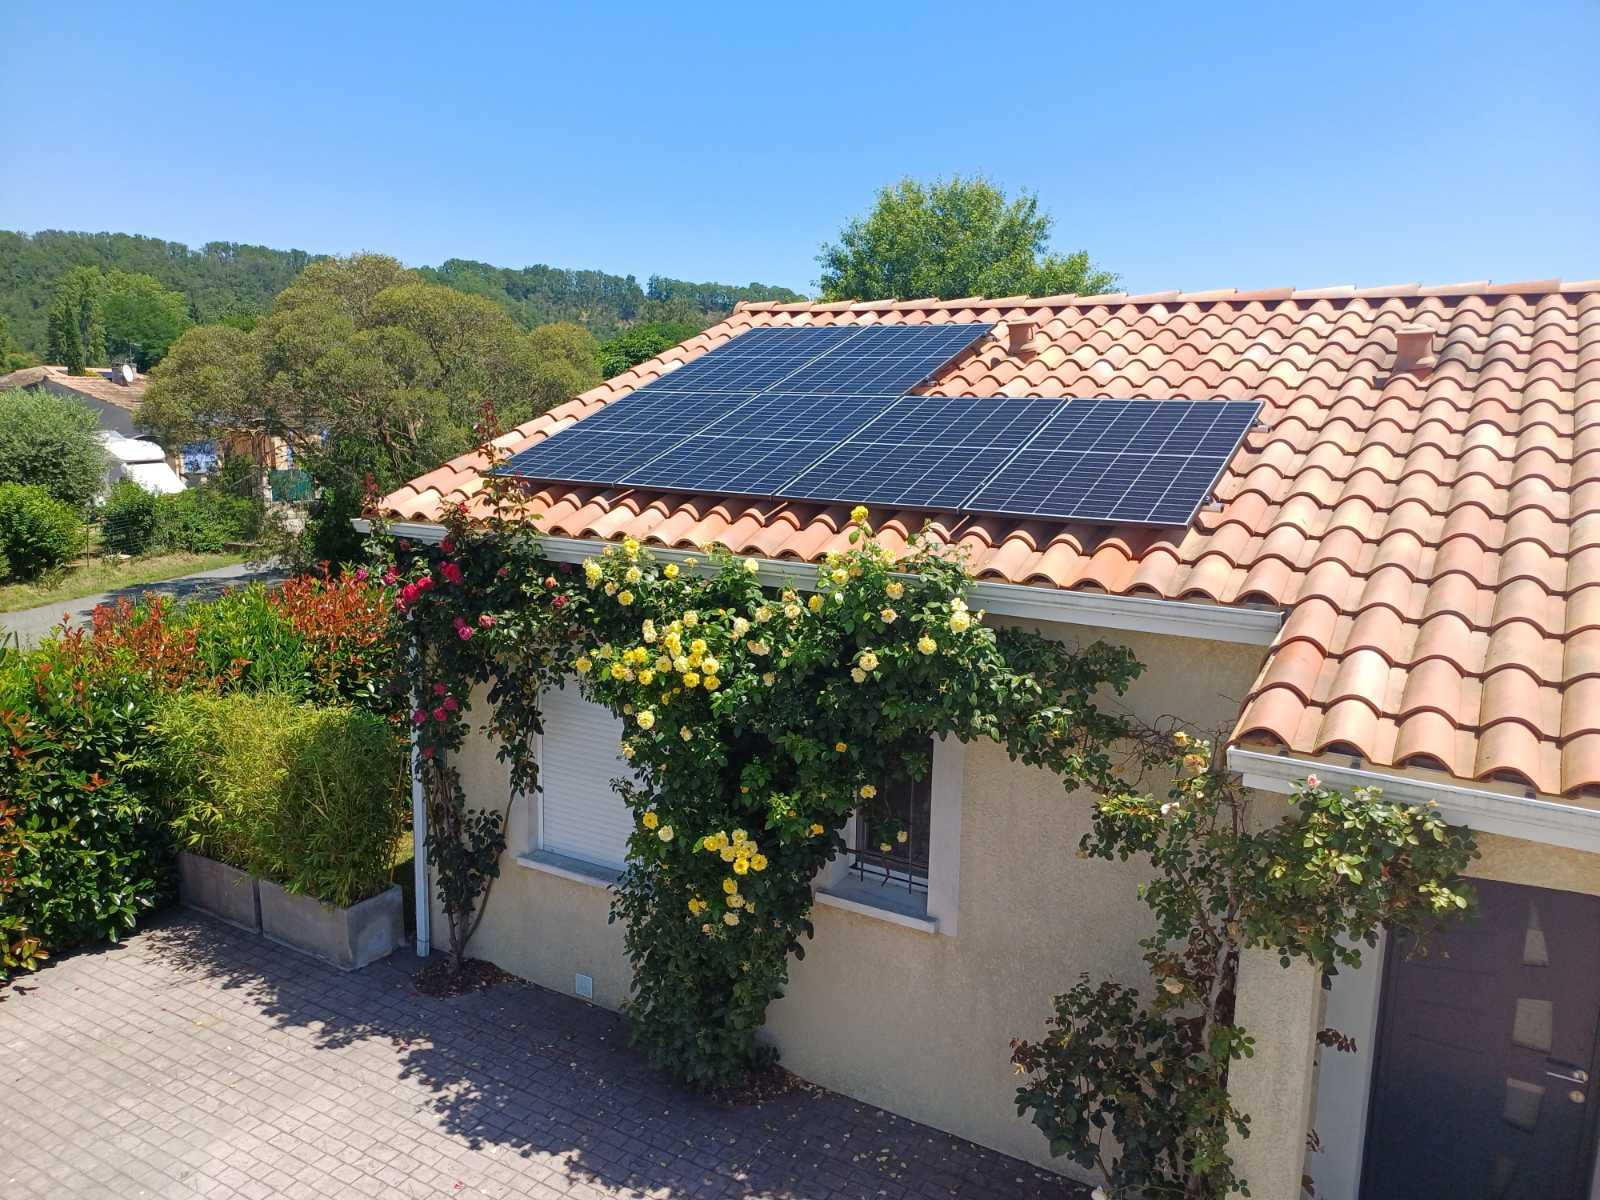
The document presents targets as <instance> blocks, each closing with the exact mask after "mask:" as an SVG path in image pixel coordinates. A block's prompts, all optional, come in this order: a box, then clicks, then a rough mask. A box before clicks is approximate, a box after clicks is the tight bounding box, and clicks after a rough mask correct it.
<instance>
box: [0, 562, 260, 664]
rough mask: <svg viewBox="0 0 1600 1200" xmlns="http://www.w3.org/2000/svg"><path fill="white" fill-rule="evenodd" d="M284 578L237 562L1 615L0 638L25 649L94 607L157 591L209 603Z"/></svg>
mask: <svg viewBox="0 0 1600 1200" xmlns="http://www.w3.org/2000/svg"><path fill="white" fill-rule="evenodd" d="M283 575H284V573H283V572H282V571H280V570H278V569H277V568H276V567H264V568H263V567H261V566H259V565H258V566H255V567H252V566H250V565H249V564H247V563H236V564H235V565H233V566H231V567H218V568H217V569H216V570H214V571H200V572H198V573H197V574H194V575H182V576H179V577H178V578H177V579H165V580H162V581H161V582H160V583H141V584H139V585H138V586H137V587H127V588H119V589H117V590H116V591H114V592H101V593H100V594H99V595H97V596H83V597H80V598H79V599H77V600H64V601H62V602H61V603H59V604H45V605H42V606H41V607H39V608H24V609H21V610H19V611H18V612H9V613H0V639H3V638H5V637H6V636H7V635H9V634H12V633H15V634H16V635H17V638H18V640H19V641H20V642H21V643H22V645H23V646H24V647H27V646H31V645H33V644H34V643H35V642H37V641H38V640H39V639H40V638H41V637H43V636H44V635H45V634H46V633H48V632H49V631H50V629H51V628H52V627H53V626H56V625H59V624H60V623H61V621H62V618H63V615H65V616H66V617H67V618H69V619H70V620H72V621H73V622H74V623H75V624H76V623H79V622H85V621H87V620H88V619H89V614H90V613H92V612H93V611H94V610H95V607H96V606H97V605H100V604H115V603H116V602H117V600H118V599H120V598H121V597H123V596H128V597H130V598H132V599H135V600H137V599H138V598H139V597H140V596H142V595H144V594H145V593H146V592H157V593H159V594H161V595H163V596H171V597H172V598H173V599H175V600H209V599H211V598H212V597H214V596H216V595H218V594H220V593H221V592H222V591H223V590H224V589H226V588H230V587H240V586H242V585H244V584H247V583H254V582H256V581H257V580H260V581H262V582H267V583H276V582H277V581H278V580H280V579H282V578H283Z"/></svg>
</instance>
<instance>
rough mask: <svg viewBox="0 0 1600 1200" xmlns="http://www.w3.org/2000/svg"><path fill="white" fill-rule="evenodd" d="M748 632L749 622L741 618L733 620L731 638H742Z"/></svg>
mask: <svg viewBox="0 0 1600 1200" xmlns="http://www.w3.org/2000/svg"><path fill="white" fill-rule="evenodd" d="M749 632H750V622H749V621H746V620H745V619H744V618H743V617H735V618H734V619H733V636H734V637H736V638H738V637H743V636H744V635H745V634H747V633H749Z"/></svg>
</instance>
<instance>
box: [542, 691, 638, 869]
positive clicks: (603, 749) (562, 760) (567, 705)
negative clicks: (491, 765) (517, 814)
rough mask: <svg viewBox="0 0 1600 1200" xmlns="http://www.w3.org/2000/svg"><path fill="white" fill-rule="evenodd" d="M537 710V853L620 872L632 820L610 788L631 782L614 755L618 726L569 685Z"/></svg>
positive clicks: (619, 738)
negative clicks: (539, 734) (541, 720)
mask: <svg viewBox="0 0 1600 1200" xmlns="http://www.w3.org/2000/svg"><path fill="white" fill-rule="evenodd" d="M543 710H544V711H543V716H544V737H543V738H542V739H541V740H540V748H539V782H540V785H541V790H540V793H539V819H538V825H537V830H536V833H535V836H536V841H537V848H538V849H539V850H540V851H541V852H543V854H545V855H554V856H558V857H560V858H566V859H577V860H578V861H579V862H583V863H590V864H593V865H594V866H597V867H603V868H606V869H607V870H610V871H620V870H621V869H622V867H623V865H624V862H625V860H626V858H627V850H628V835H629V834H630V833H632V832H633V816H632V814H631V813H630V812H629V811H628V806H627V805H626V804H624V803H623V801H622V797H621V796H619V795H617V793H616V791H615V790H614V789H613V788H612V786H611V781H612V780H613V779H625V778H628V777H630V776H631V775H632V774H633V768H632V767H630V766H629V765H628V763H627V760H625V759H624V758H623V757H622V754H621V752H620V747H621V743H622V722H621V721H619V720H617V718H616V717H614V716H612V715H611V713H610V711H609V710H607V709H605V708H602V707H601V706H600V705H598V704H594V703H591V702H590V701H588V700H585V699H584V698H583V697H582V696H581V695H579V694H578V689H577V686H576V685H575V684H572V683H569V684H568V685H567V686H566V687H564V688H552V689H551V690H549V691H548V692H546V693H545V694H544V698H543Z"/></svg>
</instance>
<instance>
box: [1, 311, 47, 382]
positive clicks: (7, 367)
mask: <svg viewBox="0 0 1600 1200" xmlns="http://www.w3.org/2000/svg"><path fill="white" fill-rule="evenodd" d="M37 362H38V359H36V358H34V356H33V355H31V354H29V353H28V352H27V351H26V350H24V349H23V348H22V347H21V346H19V345H18V344H17V342H16V340H15V339H14V338H13V337H12V336H11V325H10V323H9V322H8V321H7V320H6V319H5V317H4V316H0V375H5V374H9V373H10V372H12V371H16V370H19V369H21V368H22V367H31V366H33V365H34V364H35V363H37Z"/></svg>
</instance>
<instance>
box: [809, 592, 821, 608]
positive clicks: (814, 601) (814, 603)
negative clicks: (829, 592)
mask: <svg viewBox="0 0 1600 1200" xmlns="http://www.w3.org/2000/svg"><path fill="white" fill-rule="evenodd" d="M806 607H807V608H809V609H810V610H811V611H812V612H819V611H821V609H822V594H821V593H820V592H812V593H811V599H809V600H807V601H806Z"/></svg>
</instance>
